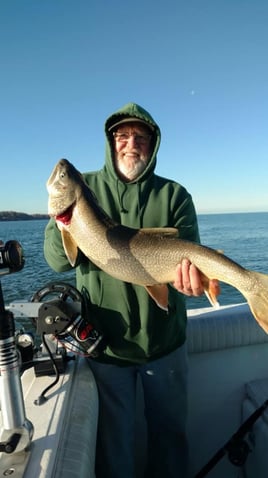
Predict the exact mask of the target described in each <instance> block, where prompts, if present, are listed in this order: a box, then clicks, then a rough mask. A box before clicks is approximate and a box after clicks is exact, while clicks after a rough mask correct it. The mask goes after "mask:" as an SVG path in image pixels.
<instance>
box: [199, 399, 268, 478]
mask: <svg viewBox="0 0 268 478" xmlns="http://www.w3.org/2000/svg"><path fill="white" fill-rule="evenodd" d="M267 407H268V399H267V400H265V402H263V404H262V405H261V406H260V407H259V408H257V410H255V411H254V412H253V413H252V414H251V415H250V416H249V417H248V418H247V420H246V421H245V422H244V423H242V425H241V426H240V427H239V428H238V430H237V431H236V432H235V433H234V434H233V435H232V436H231V438H230V439H229V440H228V441H227V442H226V443H225V445H223V447H222V448H220V449H219V450H218V451H217V452H216V453H215V455H214V456H213V457H212V458H211V460H209V462H208V463H207V464H206V465H205V466H204V467H203V468H202V469H201V470H200V471H199V472H198V473H197V475H195V476H194V478H203V477H205V476H207V475H208V473H209V472H210V471H211V470H212V469H213V468H214V467H215V466H216V465H217V463H218V462H219V461H220V460H221V459H222V458H223V457H224V456H225V455H226V454H227V455H228V459H229V461H230V462H231V463H232V464H233V465H235V466H237V467H241V466H243V465H244V464H245V462H246V460H247V457H248V454H249V453H250V451H251V450H250V447H249V445H248V443H247V441H246V440H245V436H246V435H247V434H248V433H249V432H250V431H251V429H252V427H253V425H254V424H255V422H256V420H258V418H259V417H260V416H261V415H262V414H263V413H264V411H265V410H266V408H267Z"/></svg>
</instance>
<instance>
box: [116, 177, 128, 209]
mask: <svg viewBox="0 0 268 478" xmlns="http://www.w3.org/2000/svg"><path fill="white" fill-rule="evenodd" d="M116 189H117V195H118V200H119V204H120V214H126V213H127V212H128V210H127V209H126V208H125V206H124V195H125V194H126V192H127V186H126V185H124V191H123V192H122V193H121V194H120V191H119V179H117V181H116Z"/></svg>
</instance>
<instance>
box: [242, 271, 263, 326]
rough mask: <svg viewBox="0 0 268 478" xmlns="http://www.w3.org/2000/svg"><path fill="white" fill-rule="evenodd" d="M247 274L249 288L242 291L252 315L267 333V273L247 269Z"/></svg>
mask: <svg viewBox="0 0 268 478" xmlns="http://www.w3.org/2000/svg"><path fill="white" fill-rule="evenodd" d="M248 274H249V276H250V280H251V288H250V290H249V291H247V292H242V293H243V295H244V297H245V298H246V299H247V302H248V305H249V308H250V310H251V312H252V314H253V316H254V317H255V319H256V320H257V322H258V323H259V325H260V326H261V327H262V328H263V330H265V332H266V333H267V334H268V275H267V274H263V273H261V272H253V271H248Z"/></svg>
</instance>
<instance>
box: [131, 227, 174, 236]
mask: <svg viewBox="0 0 268 478" xmlns="http://www.w3.org/2000/svg"><path fill="white" fill-rule="evenodd" d="M140 232H144V233H145V234H157V235H163V236H173V237H178V236H179V231H178V229H176V227H143V228H142V229H140Z"/></svg>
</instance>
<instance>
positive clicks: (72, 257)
mask: <svg viewBox="0 0 268 478" xmlns="http://www.w3.org/2000/svg"><path fill="white" fill-rule="evenodd" d="M61 239H62V244H63V247H64V251H65V254H66V256H67V259H68V261H69V262H70V264H71V266H72V267H74V266H75V263H76V259H77V255H78V247H77V244H76V242H75V241H74V239H73V238H72V236H71V234H70V233H69V232H68V231H66V229H62V230H61Z"/></svg>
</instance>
